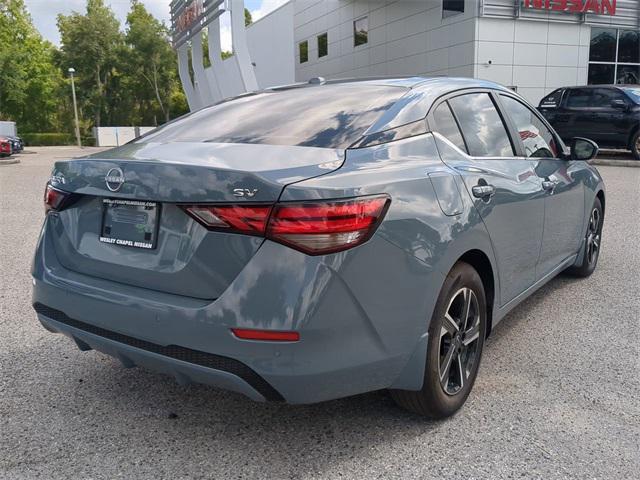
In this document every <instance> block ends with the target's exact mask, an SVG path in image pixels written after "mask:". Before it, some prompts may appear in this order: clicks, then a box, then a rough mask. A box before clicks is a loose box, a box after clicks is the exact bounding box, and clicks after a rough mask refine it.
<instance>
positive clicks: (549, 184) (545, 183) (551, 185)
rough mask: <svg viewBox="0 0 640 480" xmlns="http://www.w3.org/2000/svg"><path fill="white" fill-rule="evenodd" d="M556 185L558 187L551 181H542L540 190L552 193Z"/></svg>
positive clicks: (556, 183)
mask: <svg viewBox="0 0 640 480" xmlns="http://www.w3.org/2000/svg"><path fill="white" fill-rule="evenodd" d="M557 185H558V182H554V181H553V180H543V181H542V188H543V189H544V190H546V191H547V192H551V193H553V191H554V190H555V189H556V186H557Z"/></svg>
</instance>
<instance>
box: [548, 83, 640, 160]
mask: <svg viewBox="0 0 640 480" xmlns="http://www.w3.org/2000/svg"><path fill="white" fill-rule="evenodd" d="M538 110H540V112H542V114H543V115H544V116H545V117H546V119H547V120H549V123H551V125H552V126H553V128H554V129H555V130H556V132H558V134H559V135H560V136H561V137H562V139H563V140H570V139H571V138H573V137H586V138H589V139H591V140H594V141H595V142H596V143H597V144H598V146H600V147H603V148H621V149H625V150H631V152H632V153H633V156H634V157H635V158H636V159H637V160H640V131H639V130H640V85H589V86H586V87H565V88H559V89H557V90H555V91H553V92H552V93H551V94H550V95H547V96H546V97H544V98H543V99H542V101H541V102H540V105H539V106H538Z"/></svg>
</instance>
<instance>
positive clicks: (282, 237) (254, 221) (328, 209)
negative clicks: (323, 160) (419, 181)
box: [182, 195, 391, 255]
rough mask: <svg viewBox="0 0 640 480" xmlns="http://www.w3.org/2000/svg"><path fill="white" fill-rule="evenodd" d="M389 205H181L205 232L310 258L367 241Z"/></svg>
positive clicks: (371, 201) (376, 199)
mask: <svg viewBox="0 0 640 480" xmlns="http://www.w3.org/2000/svg"><path fill="white" fill-rule="evenodd" d="M390 203H391V199H390V198H389V197H388V196H387V195H374V196H366V197H357V198H351V199H345V200H332V201H308V202H300V203H298V202H295V203H294V202H284V203H278V204H276V205H275V206H271V205H186V206H183V207H182V208H183V209H184V210H185V211H186V212H187V213H188V214H189V215H190V216H191V217H193V218H194V219H195V220H197V221H198V222H199V223H201V224H202V225H204V226H205V227H207V228H209V229H210V230H220V231H227V232H236V233H244V234H248V235H259V236H264V237H266V238H268V239H270V240H273V241H275V242H279V243H282V244H285V245H288V246H290V247H292V248H295V249H296V250H299V251H301V252H304V253H306V254H309V255H323V254H328V253H335V252H339V251H342V250H346V249H348V248H352V247H355V246H356V245H360V244H362V243H364V242H366V241H367V240H368V239H369V238H370V237H371V235H373V233H374V232H375V230H376V228H377V227H378V225H379V224H380V222H381V221H382V218H383V217H384V214H385V213H386V210H387V208H388V206H389V204H390Z"/></svg>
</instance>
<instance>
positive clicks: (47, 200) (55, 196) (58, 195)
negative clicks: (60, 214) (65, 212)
mask: <svg viewBox="0 0 640 480" xmlns="http://www.w3.org/2000/svg"><path fill="white" fill-rule="evenodd" d="M69 195H70V194H69V193H68V192H63V191H62V190H57V189H55V188H53V187H52V186H51V185H47V188H46V189H45V191H44V212H45V213H47V212H48V211H49V210H60V208H62V206H63V205H64V202H65V200H67V198H68V197H69Z"/></svg>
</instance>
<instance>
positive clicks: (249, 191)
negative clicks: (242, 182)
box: [233, 188, 258, 198]
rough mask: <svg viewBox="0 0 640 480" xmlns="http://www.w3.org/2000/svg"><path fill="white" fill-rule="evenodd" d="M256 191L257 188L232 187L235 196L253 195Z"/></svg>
mask: <svg viewBox="0 0 640 480" xmlns="http://www.w3.org/2000/svg"><path fill="white" fill-rule="evenodd" d="M256 193H258V189H257V188H234V189H233V195H234V196H236V197H247V198H251V197H254V196H255V194H256Z"/></svg>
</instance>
